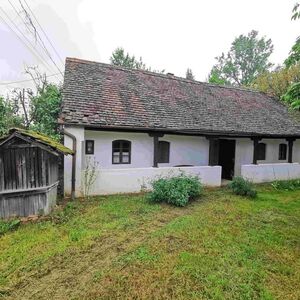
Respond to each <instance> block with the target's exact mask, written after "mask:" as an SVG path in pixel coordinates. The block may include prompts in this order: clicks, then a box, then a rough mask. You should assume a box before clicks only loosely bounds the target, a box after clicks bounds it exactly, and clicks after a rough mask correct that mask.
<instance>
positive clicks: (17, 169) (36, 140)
mask: <svg viewBox="0 0 300 300" xmlns="http://www.w3.org/2000/svg"><path fill="white" fill-rule="evenodd" d="M68 154H70V155H72V154H73V151H72V150H70V149H69V148H67V147H65V146H63V145H62V144H60V143H58V142H56V141H54V140H52V139H50V138H49V137H47V136H44V135H42V134H40V133H36V132H34V131H29V130H23V129H11V130H10V132H9V134H8V135H7V136H5V137H2V138H0V218H8V217H12V216H29V215H35V214H48V213H49V212H50V211H51V208H52V207H53V206H54V205H55V203H56V198H57V186H58V183H59V180H58V178H59V176H58V175H59V174H58V161H59V156H60V155H68Z"/></svg>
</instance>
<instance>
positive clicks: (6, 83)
mask: <svg viewBox="0 0 300 300" xmlns="http://www.w3.org/2000/svg"><path fill="white" fill-rule="evenodd" d="M59 74H60V73H55V74H51V75H47V78H48V77H52V76H56V75H59ZM35 79H39V77H35V78H32V79H25V80H17V81H10V82H0V85H9V84H16V83H22V82H28V81H34V80H35Z"/></svg>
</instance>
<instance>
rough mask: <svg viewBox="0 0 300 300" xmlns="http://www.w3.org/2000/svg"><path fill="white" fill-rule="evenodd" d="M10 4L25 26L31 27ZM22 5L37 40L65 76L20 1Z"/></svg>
mask: <svg viewBox="0 0 300 300" xmlns="http://www.w3.org/2000/svg"><path fill="white" fill-rule="evenodd" d="M8 2H9V3H10V5H11V6H12V7H13V9H14V10H15V12H16V13H17V14H18V15H19V17H20V19H21V20H22V22H23V23H24V24H25V26H26V27H27V28H28V27H29V26H30V25H28V24H26V22H24V21H23V18H22V16H21V15H20V13H19V12H18V11H17V10H16V8H15V7H14V5H13V4H12V3H11V1H10V0H8ZM20 5H21V7H22V9H23V11H24V12H25V14H26V16H27V18H28V19H29V22H30V24H31V26H32V28H33V30H34V31H35V34H36V35H37V38H38V39H39V40H40V45H41V46H42V48H43V49H44V51H45V53H46V55H47V56H48V57H49V58H50V60H51V61H52V63H53V64H54V65H55V67H56V68H57V70H58V71H59V72H60V73H61V75H62V76H63V74H62V71H61V70H60V68H59V67H58V66H57V64H56V62H55V61H54V59H53V58H52V56H51V54H50V52H49V51H48V49H47V47H46V45H45V43H44V41H43V39H42V38H41V36H40V34H39V32H38V30H37V28H36V27H35V25H34V24H33V22H32V19H31V16H30V14H29V13H28V12H27V10H26V9H25V8H24V6H23V4H22V2H21V1H20ZM34 17H35V16H34ZM35 19H36V18H35ZM29 30H30V29H29ZM38 39H37V40H36V41H37V43H38V42H39V40H38Z"/></svg>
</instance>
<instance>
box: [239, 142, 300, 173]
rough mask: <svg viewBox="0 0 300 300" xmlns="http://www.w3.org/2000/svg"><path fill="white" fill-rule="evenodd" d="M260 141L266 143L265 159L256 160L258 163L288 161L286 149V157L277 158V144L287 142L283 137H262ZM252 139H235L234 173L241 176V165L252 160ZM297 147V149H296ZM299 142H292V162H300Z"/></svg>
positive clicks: (250, 162) (247, 163)
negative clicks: (282, 158)
mask: <svg viewBox="0 0 300 300" xmlns="http://www.w3.org/2000/svg"><path fill="white" fill-rule="evenodd" d="M260 142H261V143H265V144H266V159H265V160H258V161H257V163H258V164H270V163H286V162H287V161H288V150H287V159H285V160H279V159H278V157H279V144H287V141H286V140H285V139H262V140H261V141H260ZM253 148H254V147H253V141H252V140H251V139H250V138H244V139H236V149H235V167H234V175H235V176H241V166H242V165H249V164H252V162H253ZM296 149H298V150H296ZM299 149H300V143H298V144H296V143H295V144H294V149H293V153H294V154H295V155H294V156H293V162H300V154H298V153H299Z"/></svg>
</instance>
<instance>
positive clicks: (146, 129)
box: [63, 122, 300, 139]
mask: <svg viewBox="0 0 300 300" xmlns="http://www.w3.org/2000/svg"><path fill="white" fill-rule="evenodd" d="M63 124H64V125H65V126H68V127H69V126H70V127H83V128H84V129H86V130H95V131H97V130H98V131H122V132H143V133H153V132H160V133H164V134H176V135H192V136H205V137H235V138H253V137H259V138H266V139H268V138H269V139H282V138H296V139H300V132H299V133H297V134H268V133H258V132H236V131H235V132H233V131H216V130H207V129H189V130H188V129H180V128H153V127H132V126H111V125H96V124H95V125H93V124H89V125H87V124H80V123H66V122H64V123H63Z"/></svg>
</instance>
